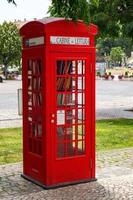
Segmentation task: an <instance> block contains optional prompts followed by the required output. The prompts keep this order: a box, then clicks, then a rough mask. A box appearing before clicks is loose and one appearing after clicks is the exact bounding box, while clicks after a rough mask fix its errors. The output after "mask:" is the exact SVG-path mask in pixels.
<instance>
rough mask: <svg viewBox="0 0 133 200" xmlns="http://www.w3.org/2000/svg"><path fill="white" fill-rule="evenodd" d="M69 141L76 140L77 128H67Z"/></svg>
mask: <svg viewBox="0 0 133 200" xmlns="http://www.w3.org/2000/svg"><path fill="white" fill-rule="evenodd" d="M66 135H67V136H69V137H67V140H75V126H70V127H67V128H66Z"/></svg>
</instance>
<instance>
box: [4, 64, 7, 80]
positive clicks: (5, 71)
mask: <svg viewBox="0 0 133 200" xmlns="http://www.w3.org/2000/svg"><path fill="white" fill-rule="evenodd" d="M7 68H8V66H7V65H4V69H3V74H4V76H5V79H6V80H7V77H8V72H7Z"/></svg>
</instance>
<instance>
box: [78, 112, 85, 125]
mask: <svg viewBox="0 0 133 200" xmlns="http://www.w3.org/2000/svg"><path fill="white" fill-rule="evenodd" d="M84 119H85V113H84V109H78V123H83V122H84Z"/></svg>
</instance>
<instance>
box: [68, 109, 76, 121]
mask: <svg viewBox="0 0 133 200" xmlns="http://www.w3.org/2000/svg"><path fill="white" fill-rule="evenodd" d="M66 124H75V110H67V111H66Z"/></svg>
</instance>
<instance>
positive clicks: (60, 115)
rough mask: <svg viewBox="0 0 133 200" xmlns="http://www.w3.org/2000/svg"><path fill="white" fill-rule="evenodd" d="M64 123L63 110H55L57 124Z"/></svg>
mask: <svg viewBox="0 0 133 200" xmlns="http://www.w3.org/2000/svg"><path fill="white" fill-rule="evenodd" d="M64 124H65V111H64V110H57V125H64Z"/></svg>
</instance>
